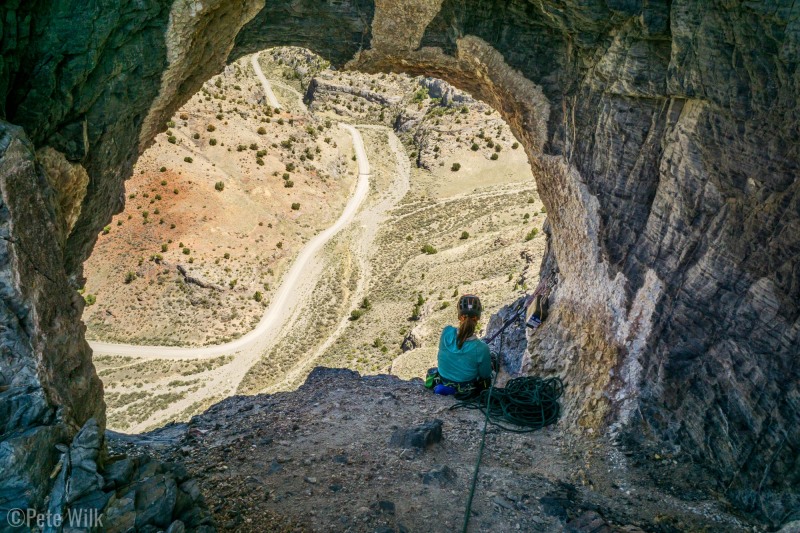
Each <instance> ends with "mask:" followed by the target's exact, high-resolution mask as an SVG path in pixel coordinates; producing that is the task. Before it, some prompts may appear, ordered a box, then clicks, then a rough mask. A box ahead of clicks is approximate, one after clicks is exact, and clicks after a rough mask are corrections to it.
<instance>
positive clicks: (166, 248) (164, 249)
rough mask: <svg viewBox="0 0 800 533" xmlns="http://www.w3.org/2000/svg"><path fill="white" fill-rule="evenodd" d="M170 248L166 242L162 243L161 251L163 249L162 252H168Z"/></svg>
mask: <svg viewBox="0 0 800 533" xmlns="http://www.w3.org/2000/svg"><path fill="white" fill-rule="evenodd" d="M168 249H169V248H168V246H167V245H166V244H162V245H161V251H162V252H166V251H167V250H168Z"/></svg>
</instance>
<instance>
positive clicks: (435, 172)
mask: <svg viewBox="0 0 800 533" xmlns="http://www.w3.org/2000/svg"><path fill="white" fill-rule="evenodd" d="M256 68H257V69H258V70H256ZM262 77H263V80H262V79H261V78H262ZM351 126H352V127H354V128H355V131H353V130H350V129H348V128H350V127H351ZM165 127H166V131H164V132H162V133H160V134H159V135H158V136H157V137H156V138H155V141H154V143H153V144H152V145H151V146H150V147H149V148H148V149H147V150H146V151H145V152H144V153H143V154H142V155H141V156H140V157H139V159H138V161H137V162H136V164H135V165H134V167H133V175H132V177H131V178H130V179H129V180H128V181H127V182H126V188H125V196H126V204H125V208H124V209H123V210H122V211H121V212H120V213H119V214H117V215H115V216H114V218H113V219H112V220H111V221H110V223H109V224H108V225H106V226H105V227H104V228H103V230H102V232H101V234H100V235H99V237H98V241H97V243H96V244H95V247H94V250H93V253H92V255H91V256H90V257H89V259H88V260H87V262H86V263H85V265H84V275H85V277H86V283H85V285H84V286H83V287H82V288H81V290H80V291H79V292H80V293H81V294H82V295H83V297H84V300H85V301H86V307H85V308H84V314H83V320H84V322H85V323H86V324H87V333H86V337H87V340H89V342H90V345H91V347H92V349H93V351H94V359H93V360H94V364H95V366H96V367H97V369H98V373H99V375H100V377H101V379H102V380H103V382H104V388H105V401H106V404H107V416H108V427H109V428H110V429H113V430H116V431H132V432H138V431H142V430H151V429H154V428H155V427H159V426H161V425H164V424H165V423H167V422H173V421H185V420H188V419H189V418H190V417H191V416H193V415H195V414H198V413H200V412H202V411H203V410H205V408H207V407H208V406H209V405H211V404H212V403H214V402H216V401H219V400H221V399H223V398H225V397H227V396H230V395H233V394H237V393H247V394H253V393H259V392H265V391H266V392H274V391H276V390H289V389H293V388H295V387H296V386H298V385H300V384H301V383H302V382H303V381H304V379H305V376H306V375H307V374H308V372H310V371H311V369H312V368H313V367H314V366H317V365H323V366H332V367H346V368H351V369H353V370H357V371H359V372H361V373H364V374H370V373H392V374H395V375H400V376H401V377H403V378H406V379H408V378H412V377H420V376H422V375H424V372H425V370H426V369H427V368H428V367H431V366H435V364H436V361H435V346H436V341H437V338H435V337H436V336H437V333H438V330H441V328H442V327H443V326H444V325H445V324H447V323H449V322H452V319H453V317H452V316H451V315H452V314H453V312H454V311H453V309H454V307H453V306H452V305H453V304H454V301H455V299H456V297H457V296H458V295H459V294H461V293H465V292H468V293H479V294H481V296H482V298H483V300H484V302H486V304H487V320H488V316H489V315H490V314H491V313H493V312H495V311H497V310H498V309H500V307H502V306H503V305H505V304H506V303H508V302H509V301H513V300H514V299H515V298H517V297H519V295H520V294H521V293H524V292H525V291H526V290H528V291H529V290H531V289H532V286H535V284H536V281H537V279H538V267H539V264H540V263H541V260H542V258H543V255H544V249H545V242H544V233H543V231H542V229H543V228H542V226H543V223H544V219H545V211H546V210H545V208H544V206H543V205H542V203H541V200H540V199H539V196H538V191H537V189H536V185H535V180H534V177H533V175H532V172H531V167H530V164H529V162H528V158H527V155H526V154H525V151H524V150H523V149H522V147H521V144H520V142H519V141H518V140H517V138H516V137H515V136H514V134H513V133H512V132H511V129H510V127H509V125H508V124H507V123H506V122H505V121H504V120H503V119H502V118H501V116H500V115H499V114H498V113H497V111H495V110H494V109H493V108H491V107H490V106H489V105H488V104H486V103H484V102H481V101H479V100H476V99H475V98H473V97H471V96H470V95H468V94H467V93H464V92H462V91H460V90H458V89H455V88H454V87H453V86H451V85H449V84H448V83H446V82H444V81H442V80H439V79H436V78H428V77H424V76H413V77H412V76H409V75H405V74H394V73H382V74H368V73H362V72H358V71H350V70H339V69H336V68H332V67H331V65H330V63H329V62H328V61H326V60H325V59H323V58H322V57H320V56H318V55H316V54H313V53H312V52H310V51H309V50H307V49H304V48H298V47H279V48H272V49H267V50H263V51H259V52H256V53H254V54H249V55H245V56H242V57H240V58H238V59H237V60H235V61H232V62H230V63H229V64H228V65H227V66H226V67H225V68H224V69H223V72H221V73H219V74H216V75H214V76H212V77H211V78H210V79H209V80H207V81H206V82H205V83H203V85H202V87H201V88H200V90H199V91H198V92H197V93H196V94H195V95H193V96H192V97H191V98H189V99H188V101H187V102H186V103H185V104H184V105H182V106H181V107H180V108H179V109H177V110H176V111H175V113H174V114H173V115H172V116H171V117H169V120H167V122H166V123H165ZM355 135H357V138H356V137H355ZM357 139H358V143H360V144H361V145H363V147H364V150H363V156H362V155H360V154H359V152H358V150H357V149H356V140H357ZM357 155H358V157H357ZM362 159H363V160H362ZM364 167H365V168H366V170H364ZM362 172H364V173H366V174H368V176H364V177H363V178H364V180H366V181H365V182H366V183H368V189H367V190H365V191H364V195H363V198H361V199H356V198H355V196H356V195H357V191H358V190H359V185H358V182H360V181H361V179H362V176H361V173H362ZM354 201H357V202H358V204H356V205H352V204H353V202H354ZM348 209H349V211H350V214H349V215H347V214H346V213H345V212H346V211H348ZM333 226H336V227H335V228H333ZM329 228H332V229H335V230H336V231H330V230H329ZM323 233H325V234H326V235H323V237H325V241H324V242H322V241H320V235H321V234H323ZM348 243H350V244H348ZM311 248H313V249H314V250H316V252H313V251H310V249H311ZM301 262H305V263H304V265H301V264H299V263H301ZM315 265H316V267H318V268H315ZM315 270H319V272H316V271H315ZM296 274H299V275H296ZM295 294H302V295H307V296H303V297H294V295H295ZM330 302H335V304H331V303H330ZM401 302H405V303H406V305H402V303H401ZM276 306H277V307H279V308H281V312H280V313H279V312H277V311H276V310H275V309H274V308H275V307H276ZM487 320H484V324H485V323H486V322H487ZM309 331H314V335H313V336H305V338H304V335H303V332H309ZM517 352H519V353H514V354H510V355H508V357H507V358H508V360H509V361H513V362H514V365H515V368H514V369H512V370H513V371H514V372H520V371H522V368H521V365H522V361H521V360H522V358H523V353H522V352H520V351H519V350H517ZM223 382H224V383H227V384H228V386H227V387H222V386H221V385H220V384H221V383H223ZM231 384H232V385H233V386H232V387H231V386H230V385H231Z"/></svg>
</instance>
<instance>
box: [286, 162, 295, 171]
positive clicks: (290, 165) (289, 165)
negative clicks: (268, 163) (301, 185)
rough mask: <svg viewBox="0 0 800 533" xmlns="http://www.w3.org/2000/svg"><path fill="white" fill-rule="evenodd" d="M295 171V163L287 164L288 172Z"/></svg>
mask: <svg viewBox="0 0 800 533" xmlns="http://www.w3.org/2000/svg"><path fill="white" fill-rule="evenodd" d="M293 171H294V163H286V172H293Z"/></svg>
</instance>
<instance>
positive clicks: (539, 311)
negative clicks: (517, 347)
mask: <svg viewBox="0 0 800 533" xmlns="http://www.w3.org/2000/svg"><path fill="white" fill-rule="evenodd" d="M549 308H550V304H549V302H548V298H547V296H545V295H544V294H537V295H536V297H535V298H534V300H533V312H532V313H531V316H530V317H529V318H528V321H527V322H525V325H526V326H527V327H529V328H531V329H533V330H536V329H537V328H538V327H539V326H541V325H542V322H544V321H545V319H546V318H547V313H548V310H549Z"/></svg>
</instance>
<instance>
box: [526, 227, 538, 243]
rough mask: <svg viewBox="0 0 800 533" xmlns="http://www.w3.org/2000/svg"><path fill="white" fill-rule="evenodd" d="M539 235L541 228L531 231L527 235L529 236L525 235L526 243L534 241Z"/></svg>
mask: <svg viewBox="0 0 800 533" xmlns="http://www.w3.org/2000/svg"><path fill="white" fill-rule="evenodd" d="M538 234H539V228H533V229H532V230H530V231H529V232H528V233H527V235H525V241H526V242H527V241H529V240H531V239H533V238H534V237H536V235H538Z"/></svg>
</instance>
